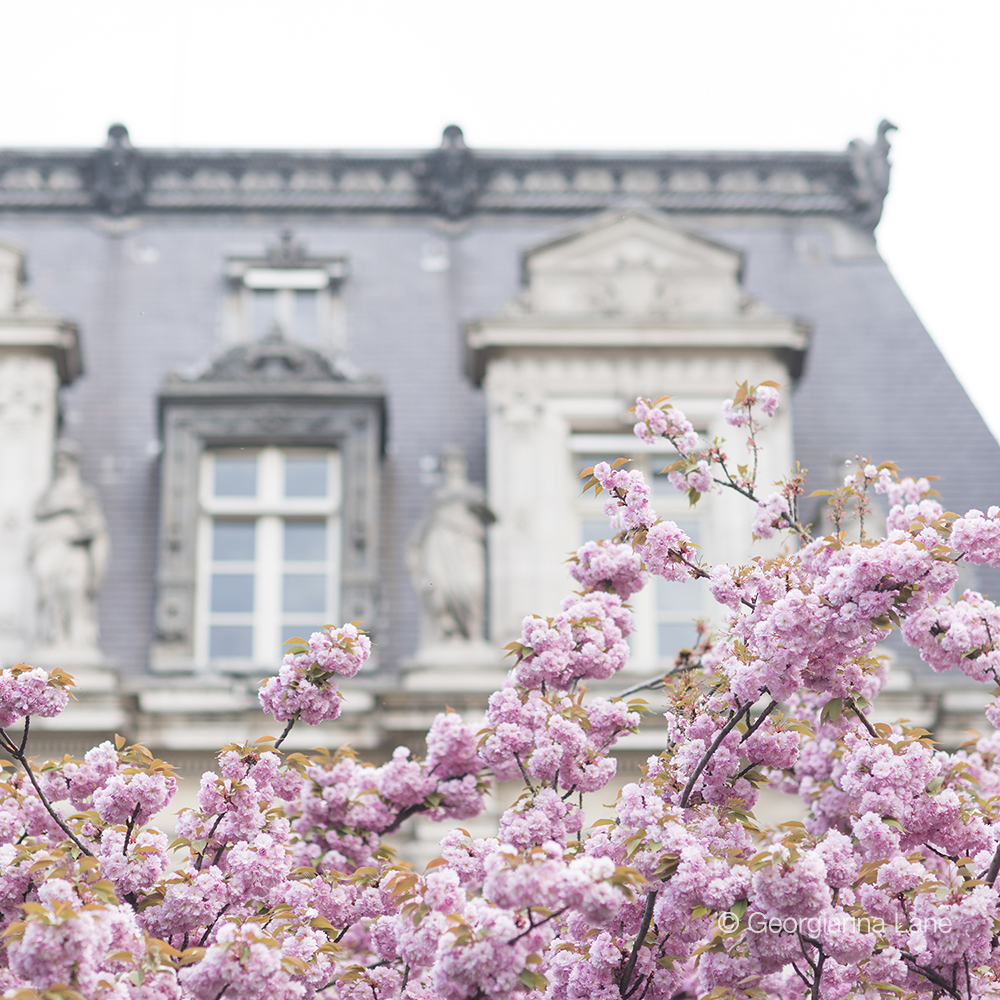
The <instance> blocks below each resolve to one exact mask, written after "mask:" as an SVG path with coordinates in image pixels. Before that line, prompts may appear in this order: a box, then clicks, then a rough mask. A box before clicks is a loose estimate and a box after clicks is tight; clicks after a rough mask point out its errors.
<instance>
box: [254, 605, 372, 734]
mask: <svg viewBox="0 0 1000 1000" xmlns="http://www.w3.org/2000/svg"><path fill="white" fill-rule="evenodd" d="M371 649H372V646H371V640H370V639H369V638H368V636H367V635H365V634H364V632H362V631H361V630H360V629H359V628H358V627H357V626H356V625H354V624H349V625H342V626H341V627H340V628H337V629H332V630H331V629H324V630H323V631H322V632H313V634H312V636H311V637H310V639H309V645H308V646H307V647H304V646H299V647H293V648H292V649H291V650H289V652H287V653H286V654H285V657H284V659H283V660H282V663H281V669H280V670H279V671H278V676H277V677H269V678H268V679H267V680H266V681H264V682H263V683H262V685H261V689H260V692H259V695H258V697H259V699H260V704H261V707H262V708H263V709H264V711H265V712H267V713H268V714H269V715H273V716H274V718H275V719H277V720H278V721H279V722H284V721H286V720H289V719H301V720H302V721H303V722H306V723H308V724H309V725H310V726H316V725H319V723H321V722H324V721H326V720H329V719H336V718H337V717H338V716H339V715H340V694H339V692H338V691H337V686H336V682H335V678H336V677H338V676H339V677H353V676H354V675H355V674H356V673H357V672H358V671H359V670H360V669H361V666H362V664H363V663H364V662H365V661H366V660H367V659H368V657H369V656H371Z"/></svg>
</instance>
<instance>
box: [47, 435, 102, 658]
mask: <svg viewBox="0 0 1000 1000" xmlns="http://www.w3.org/2000/svg"><path fill="white" fill-rule="evenodd" d="M29 558H30V563H31V570H32V574H33V576H34V580H35V593H36V609H37V611H36V630H37V637H36V638H37V648H38V652H39V653H40V654H41V658H44V659H53V658H58V659H60V660H65V661H66V662H67V663H72V662H81V663H90V662H95V661H99V660H100V658H101V657H100V652H99V650H98V647H97V592H98V589H99V588H100V585H101V580H102V579H103V577H104V571H105V568H106V566H107V561H108V528H107V524H106V522H105V520H104V515H103V513H102V512H101V508H100V504H99V503H98V501H97V496H96V494H95V493H94V491H93V490H92V489H91V488H90V487H89V486H88V485H87V484H86V483H84V481H83V479H82V478H81V476H80V462H79V459H78V457H77V454H76V452H75V450H74V449H73V447H72V446H71V445H69V443H68V442H61V443H60V445H59V446H58V447H57V449H56V456H55V469H54V474H53V477H52V483H51V485H50V486H49V488H48V489H47V490H46V491H45V492H44V493H43V494H42V497H41V499H40V500H39V501H38V504H37V505H36V507H35V529H34V536H33V538H32V541H31V548H30V554H29ZM38 658H39V657H37V656H36V659H38Z"/></svg>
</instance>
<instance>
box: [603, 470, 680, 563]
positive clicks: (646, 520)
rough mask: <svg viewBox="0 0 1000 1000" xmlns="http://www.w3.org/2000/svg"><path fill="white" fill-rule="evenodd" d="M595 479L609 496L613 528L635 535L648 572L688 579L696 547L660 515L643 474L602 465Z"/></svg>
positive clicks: (636, 548) (607, 504)
mask: <svg viewBox="0 0 1000 1000" xmlns="http://www.w3.org/2000/svg"><path fill="white" fill-rule="evenodd" d="M594 479H595V480H597V482H598V483H599V484H600V486H601V488H602V489H605V490H607V491H608V493H609V496H608V499H607V500H606V501H605V504H604V512H605V513H606V514H607V515H608V516H609V517H610V518H611V522H612V525H613V526H616V527H619V528H621V529H623V530H625V531H628V532H630V533H631V534H632V536H633V537H632V547H633V549H634V551H635V552H636V553H637V554H638V555H639V556H640V558H641V559H642V561H643V565H644V566H645V567H646V569H648V570H649V571H650V572H651V573H653V574H654V575H656V576H661V577H663V578H664V579H667V580H686V579H687V578H688V577H689V576H690V575H691V565H692V563H693V560H694V558H695V547H694V544H693V543H692V542H691V539H690V538H688V537H687V535H685V534H684V532H683V531H681V529H680V528H678V527H677V525H676V524H674V522H673V521H661V520H660V519H659V518H658V517H657V516H656V511H654V510H653V508H652V506H651V505H650V502H649V486H648V485H647V483H646V480H645V478H644V477H643V475H642V473H641V472H638V471H636V470H625V469H613V468H612V467H611V466H610V465H609V464H608V463H607V462H599V463H598V464H597V465H595V466H594Z"/></svg>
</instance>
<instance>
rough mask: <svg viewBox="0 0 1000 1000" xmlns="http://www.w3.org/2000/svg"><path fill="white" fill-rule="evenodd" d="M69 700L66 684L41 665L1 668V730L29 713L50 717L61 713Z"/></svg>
mask: <svg viewBox="0 0 1000 1000" xmlns="http://www.w3.org/2000/svg"><path fill="white" fill-rule="evenodd" d="M68 701H69V692H68V691H67V690H66V687H65V685H64V684H61V683H58V678H57V677H51V676H50V675H49V674H48V673H46V671H44V670H42V669H40V668H39V667H34V668H32V667H29V666H27V665H26V664H24V663H19V664H17V665H16V666H14V667H7V668H6V669H5V670H3V671H0V729H6V728H7V727H8V726H12V725H13V724H14V723H15V722H16V721H17V720H18V719H22V718H25V717H26V716H31V715H39V716H42V717H43V718H47V719H50V718H52V716H54V715H58V714H59V713H60V712H61V711H62V710H63V709H64V708H65V707H66V704H67V702H68Z"/></svg>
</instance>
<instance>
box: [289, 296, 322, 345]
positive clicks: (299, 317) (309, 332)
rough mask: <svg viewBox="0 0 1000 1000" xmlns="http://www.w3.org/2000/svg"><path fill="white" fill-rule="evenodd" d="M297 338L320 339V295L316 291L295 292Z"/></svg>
mask: <svg viewBox="0 0 1000 1000" xmlns="http://www.w3.org/2000/svg"><path fill="white" fill-rule="evenodd" d="M294 322H295V339H296V340H306V341H315V340H318V339H319V295H318V294H317V293H316V292H314V291H305V290H303V289H297V290H296V292H295V319H294Z"/></svg>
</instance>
